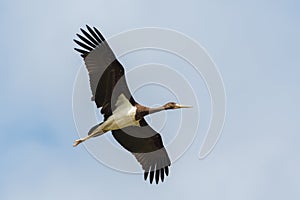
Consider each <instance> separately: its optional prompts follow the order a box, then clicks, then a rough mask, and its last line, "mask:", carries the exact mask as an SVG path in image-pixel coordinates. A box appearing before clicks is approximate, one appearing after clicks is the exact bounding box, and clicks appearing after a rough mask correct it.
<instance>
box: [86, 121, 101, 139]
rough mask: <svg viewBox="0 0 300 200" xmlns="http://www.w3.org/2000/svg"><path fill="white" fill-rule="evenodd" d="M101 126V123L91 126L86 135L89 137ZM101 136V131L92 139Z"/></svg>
mask: <svg viewBox="0 0 300 200" xmlns="http://www.w3.org/2000/svg"><path fill="white" fill-rule="evenodd" d="M102 124H103V122H101V123H100V124H97V125H96V126H93V127H92V128H91V129H90V130H89V132H88V135H91V134H92V133H93V132H94V131H95V130H96V129H97V128H98V127H99V126H101V125H102ZM102 134H103V131H100V132H99V133H96V134H95V135H93V137H97V136H99V135H102Z"/></svg>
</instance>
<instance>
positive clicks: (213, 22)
mask: <svg viewBox="0 0 300 200" xmlns="http://www.w3.org/2000/svg"><path fill="white" fill-rule="evenodd" d="M299 9H300V4H299V2H298V1H296V0H294V1H292V0H291V1H283V0H282V1H226V2H225V1H214V0H212V1H185V2H184V3H183V2H182V3H177V2H174V1H163V2H161V1H155V0H154V1H144V0H143V1H137V0H136V1H122V2H121V1H120V2H117V1H85V2H83V1H64V2H61V1H44V2H41V1H36V0H31V1H8V0H3V1H1V2H0V22H1V23H0V24H1V29H0V33H1V38H0V45H1V49H0V57H1V61H2V63H1V68H0V69H1V73H0V81H1V84H0V89H1V90H0V91H1V107H0V108H1V112H0V117H1V122H0V133H1V137H2V139H1V140H0V155H1V158H2V160H1V165H0V199H5V200H9V199H14V200H15V199H70V198H72V199H83V198H85V199H88V198H90V199H96V198H97V199H99V198H101V199H104V198H106V199H120V198H124V199H127V198H128V199H129V198H130V199H140V198H143V199H145V200H146V199H153V198H159V199H162V198H168V199H169V198H176V199H208V200H213V199H230V200H232V199H245V200H247V199H251V200H253V199H297V198H299V197H300V192H299V190H298V186H299V183H298V180H299V178H300V172H299V165H300V159H299V155H298V152H299V151H300V145H299V141H300V136H299V130H300V128H299V119H300V114H299V113H300V106H299V102H300V93H299V88H298V85H299V83H300V81H299V78H298V76H299V73H300V70H299V66H300V57H299V45H300V39H299V35H300V26H299V25H300V24H299V23H300V16H299V15H300V14H299ZM85 24H90V25H93V26H96V27H98V28H99V29H100V30H101V31H102V32H103V34H104V35H105V36H106V37H109V36H112V35H114V34H117V33H119V32H121V31H124V30H128V29H132V28H141V27H147V26H155V27H163V28H170V29H174V30H177V31H180V32H182V33H184V34H186V35H188V36H190V37H192V38H194V39H195V40H196V41H198V42H199V43H200V44H202V45H203V46H204V47H205V48H206V50H207V51H208V52H209V54H210V56H211V57H212V58H213V60H214V61H215V63H216V64H217V66H218V67H219V70H220V72H221V74H222V76H223V79H224V84H225V87H226V92H227V118H226V123H225V126H224V130H223V134H222V137H221V139H220V141H219V142H218V144H217V146H216V148H215V149H214V151H213V152H212V153H211V154H210V155H209V156H208V157H207V158H206V159H204V160H199V159H198V157H197V155H198V153H199V146H200V144H201V143H202V140H201V139H202V138H203V133H202V132H201V131H200V133H199V136H197V138H196V140H195V142H194V144H193V145H192V146H191V148H190V149H189V150H188V151H187V152H186V154H185V155H184V156H183V157H181V159H179V160H178V161H177V162H176V163H174V164H173V166H172V168H171V176H170V177H169V178H168V179H167V180H166V182H165V183H164V184H160V185H159V186H153V185H149V184H148V183H146V182H143V180H142V177H141V175H132V174H126V173H120V172H117V171H115V170H112V169H110V168H107V167H105V166H103V165H101V164H99V163H98V162H97V161H96V160H94V159H93V158H92V157H91V156H90V155H89V154H88V153H87V151H86V150H85V149H84V148H83V146H81V147H78V148H76V149H73V148H72V146H71V144H72V142H73V140H74V139H76V138H77V134H76V129H75V124H74V122H73V115H72V90H73V82H74V80H75V76H76V72H77V70H78V69H79V67H80V66H81V64H82V60H81V58H80V56H78V54H77V53H76V52H74V51H73V47H74V44H73V42H72V39H73V38H74V36H75V33H77V32H78V31H79V28H80V27H83V26H84V25H85ZM131 57H132V56H131ZM131 57H130V58H131ZM122 61H123V64H124V65H128V66H129V65H130V64H131V62H132V61H131V59H129V58H128V59H126V58H124V59H123V60H122ZM170 62H172V61H170ZM201 81H202V80H201ZM203 88H204V89H205V87H202V86H199V90H201V89H203ZM204 98H205V97H204ZM153 103H165V102H153ZM203 106H205V105H203ZM205 113H206V110H205V108H204V112H203V115H205ZM204 121H205V118H204ZM202 129H205V126H203V127H202ZM166 138H168V137H167V136H166Z"/></svg>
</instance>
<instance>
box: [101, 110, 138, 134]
mask: <svg viewBox="0 0 300 200" xmlns="http://www.w3.org/2000/svg"><path fill="white" fill-rule="evenodd" d="M135 113H136V107H134V106H132V108H131V109H130V110H121V111H120V112H114V113H113V115H111V116H110V117H109V118H108V119H107V120H106V121H105V122H104V123H103V124H102V125H103V126H102V127H103V130H105V131H110V130H117V129H121V128H125V127H128V126H139V125H140V124H139V122H138V121H136V120H135Z"/></svg>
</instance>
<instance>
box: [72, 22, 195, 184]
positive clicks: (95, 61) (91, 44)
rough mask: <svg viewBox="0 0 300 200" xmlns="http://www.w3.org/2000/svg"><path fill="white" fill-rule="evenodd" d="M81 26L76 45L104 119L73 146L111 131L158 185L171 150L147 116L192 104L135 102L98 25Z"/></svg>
mask: <svg viewBox="0 0 300 200" xmlns="http://www.w3.org/2000/svg"><path fill="white" fill-rule="evenodd" d="M86 28H87V31H86V30H84V29H80V30H81V32H82V35H80V34H76V35H77V36H78V38H79V39H80V40H78V39H77V40H76V39H74V42H75V43H76V44H77V45H79V46H80V48H74V49H75V50H76V51H78V52H79V53H80V54H81V56H82V57H83V59H84V62H85V66H86V68H87V70H88V75H89V80H90V87H91V91H92V101H95V103H96V106H97V108H101V114H102V115H103V116H104V120H103V122H101V123H99V124H97V125H96V126H94V127H92V128H91V129H90V131H89V132H88V135H87V136H86V137H84V138H80V139H78V140H76V141H75V142H74V144H73V146H74V147H75V146H77V145H78V144H80V143H82V142H84V141H86V140H88V139H90V138H92V137H96V136H100V135H102V134H104V133H106V132H108V131H111V132H112V135H113V137H114V138H115V139H116V140H117V142H118V143H120V145H121V146H122V147H124V148H125V149H126V150H128V151H129V152H131V153H132V154H133V155H134V156H135V158H136V159H137V161H138V162H139V163H140V164H141V165H142V168H143V170H144V179H145V180H147V178H148V176H149V181H150V183H152V182H153V180H154V177H155V182H156V184H158V182H159V180H161V182H163V181H164V177H165V175H166V176H168V175H169V167H170V165H171V161H170V158H169V156H168V153H167V151H166V149H165V147H164V145H163V141H162V138H161V136H160V134H159V133H157V132H156V131H155V130H154V129H152V128H151V127H150V126H149V124H148V123H147V122H146V120H145V119H144V117H145V116H146V115H149V114H152V113H156V112H160V111H163V110H170V109H178V108H190V107H191V106H185V105H180V104H177V103H174V102H169V103H167V104H165V105H163V106H161V107H156V108H149V107H146V106H143V105H141V104H139V103H138V102H136V101H135V100H134V98H133V97H132V95H131V93H130V91H129V88H128V86H127V83H126V78H125V72H124V68H123V66H122V65H121V63H120V62H119V61H118V60H117V58H116V57H115V55H114V53H113V51H112V50H111V48H110V47H109V45H108V43H107V41H106V40H105V38H104V37H103V36H102V34H101V33H100V31H99V30H98V29H96V28H95V27H93V28H91V27H90V26H88V25H86Z"/></svg>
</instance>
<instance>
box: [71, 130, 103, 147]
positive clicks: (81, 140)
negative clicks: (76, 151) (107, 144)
mask: <svg viewBox="0 0 300 200" xmlns="http://www.w3.org/2000/svg"><path fill="white" fill-rule="evenodd" d="M96 134H99V132H96V131H95V132H93V133H91V134H90V135H88V136H86V137H84V138H80V139H78V140H75V142H74V144H73V147H76V146H77V145H79V144H80V143H81V142H84V141H86V140H88V139H90V138H91V137H93V136H94V135H96Z"/></svg>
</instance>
